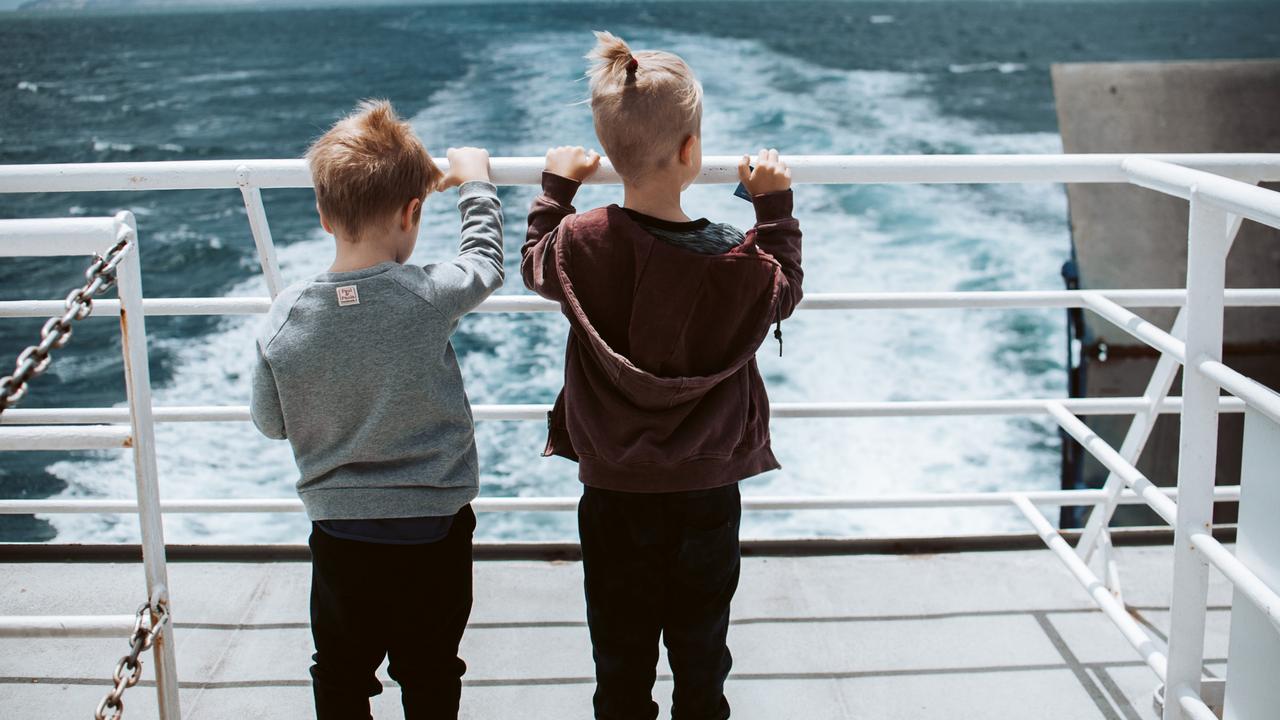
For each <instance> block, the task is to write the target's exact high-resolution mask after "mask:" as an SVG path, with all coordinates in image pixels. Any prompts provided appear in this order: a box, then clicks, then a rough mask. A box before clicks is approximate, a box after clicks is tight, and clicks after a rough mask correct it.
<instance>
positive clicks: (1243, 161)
mask: <svg viewBox="0 0 1280 720" xmlns="http://www.w3.org/2000/svg"><path fill="white" fill-rule="evenodd" d="M739 157H740V156H736V155H708V156H706V157H705V158H703V165H702V174H701V175H700V176H699V177H698V179H697V180H696V181H695V182H698V183H736V182H738V170H737V165H738V160H739ZM1135 158H1136V159H1144V160H1154V161H1160V162H1166V163H1176V164H1178V165H1182V166H1185V167H1188V168H1194V169H1197V170H1201V171H1205V172H1210V173H1217V174H1220V175H1228V176H1232V177H1241V178H1245V179H1249V180H1250V181H1252V182H1259V181H1280V153H1152V154H1101V153H1099V154H1072V155H1067V154H1043V155H786V156H784V159H785V160H786V161H787V164H788V165H789V166H790V167H791V171H792V177H793V178H794V180H795V182H797V183H810V184H812V183H818V184H836V183H838V184H868V183H1031V182H1050V183H1127V182H1129V181H1130V178H1129V176H1128V174H1127V173H1126V171H1125V169H1124V167H1123V164H1124V162H1125V161H1126V160H1130V159H1135ZM436 162H437V164H438V165H440V167H441V169H447V168H448V161H447V160H445V159H438V160H437V161H436ZM544 162H545V161H544V159H543V158H540V157H494V158H491V159H490V167H491V170H492V176H493V180H494V183H495V184H498V185H537V184H538V183H539V182H540V179H541V176H542V168H543V164H544ZM618 182H619V178H618V175H617V173H616V172H614V170H613V166H612V165H610V163H609V161H608V159H607V158H606V159H605V160H603V161H602V163H601V167H600V171H599V172H598V173H596V175H594V176H593V177H591V178H589V179H588V180H587V183H588V184H602V185H603V184H616V183H618ZM245 186H250V187H256V188H262V189H270V188H307V187H311V175H310V172H309V171H308V170H307V165H306V161H304V160H301V159H260V160H163V161H148V162H118V163H115V162H113V163H50V164H33V165H0V193H46V192H99V191H126V190H214V189H223V188H237V187H245Z"/></svg>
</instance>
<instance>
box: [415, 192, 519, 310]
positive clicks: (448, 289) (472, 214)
mask: <svg viewBox="0 0 1280 720" xmlns="http://www.w3.org/2000/svg"><path fill="white" fill-rule="evenodd" d="M458 212H459V213H461V214H462V239H461V241H460V243H459V246H458V256H457V257H455V258H454V259H453V260H450V261H448V262H442V263H435V264H432V265H427V266H425V267H424V268H423V270H425V271H426V274H427V281H428V282H429V283H430V284H431V286H432V287H433V288H434V289H435V292H433V293H432V301H431V302H432V304H433V305H434V306H435V307H436V309H437V310H439V311H440V312H441V314H443V315H445V316H447V317H448V318H449V319H450V320H457V319H458V318H460V317H462V316H463V315H466V314H467V313H469V312H471V311H472V310H474V309H475V308H476V306H477V305H479V304H480V303H481V302H482V301H483V300H484V299H485V298H487V297H489V296H490V295H492V294H493V293H494V291H496V290H498V288H501V287H502V279H503V267H502V204H501V203H500V202H499V201H498V191H497V188H495V187H494V186H493V184H492V183H488V182H483V181H472V182H468V183H463V185H462V187H460V188H459V189H458Z"/></svg>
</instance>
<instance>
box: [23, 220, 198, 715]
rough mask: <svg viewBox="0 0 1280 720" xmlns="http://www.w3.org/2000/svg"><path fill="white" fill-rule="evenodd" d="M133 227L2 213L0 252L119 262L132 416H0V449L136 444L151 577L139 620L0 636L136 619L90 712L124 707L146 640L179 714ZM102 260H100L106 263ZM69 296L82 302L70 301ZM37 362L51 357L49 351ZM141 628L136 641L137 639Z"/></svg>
mask: <svg viewBox="0 0 1280 720" xmlns="http://www.w3.org/2000/svg"><path fill="white" fill-rule="evenodd" d="M137 236H138V230H137V225H136V223H135V221H134V218H133V215H132V214H131V213H120V214H118V215H116V216H115V217H108V218H77V219H63V220H0V257H6V256H7V257H13V256H56V255H86V256H95V257H98V258H99V260H100V261H101V257H100V256H103V255H105V256H107V257H109V258H111V261H110V262H113V263H115V265H116V266H115V284H116V287H117V289H118V293H119V296H120V300H119V303H118V306H117V312H116V314H118V315H119V317H120V335H121V340H122V345H123V348H124V367H125V388H126V391H127V394H128V400H129V407H128V409H127V410H128V416H127V418H125V417H122V418H121V420H126V419H127V420H128V421H129V423H130V424H129V425H127V426H126V425H97V426H93V425H87V426H64V427H58V428H48V427H32V426H13V427H10V426H3V427H0V450H44V449H58V450H70V449H101V448H132V449H133V462H134V471H135V476H136V479H137V500H136V501H135V511H136V512H137V513H138V516H139V523H140V525H141V531H142V562H143V569H144V573H145V575H146V582H147V601H146V603H145V604H144V605H143V609H142V610H140V611H139V614H138V618H137V621H136V623H135V622H133V618H128V617H126V618H125V619H124V620H123V622H122V621H121V618H120V617H118V616H103V617H71V618H68V617H12V616H11V617H0V637H3V636H21V637H31V636H45V637H47V636H61V637H98V636H101V635H103V634H104V633H111V632H112V631H113V630H115V629H116V628H117V627H118V626H125V627H127V626H128V625H134V627H135V630H134V633H133V635H132V636H131V641H132V644H133V645H134V647H133V648H132V649H131V651H130V654H129V655H128V656H126V657H125V659H124V660H122V661H121V663H120V664H119V665H117V667H116V671H115V675H114V679H113V688H112V690H111V692H110V693H108V695H107V696H106V697H105V698H104V699H103V701H102V703H100V704H99V706H98V709H97V712H96V716H97V717H105V716H106V714H107V713H108V712H111V713H112V717H115V718H118V717H120V711H121V710H122V709H123V702H122V700H121V695H122V694H123V692H124V690H125V689H126V688H128V687H132V686H133V685H134V684H136V683H137V680H138V676H139V675H140V673H141V670H142V665H141V662H140V661H139V660H138V657H137V654H138V652H141V650H142V649H145V648H144V647H143V646H144V645H145V646H147V647H150V648H151V650H152V653H153V657H154V658H155V661H156V662H155V675H156V693H157V699H158V703H159V706H160V715H161V717H162V718H165V719H166V720H169V719H171V718H177V717H179V704H178V681H177V668H176V664H175V662H174V654H173V639H172V636H171V628H172V626H171V625H168V624H167V623H166V619H167V618H168V611H169V591H168V584H169V581H168V571H167V568H166V566H165V546H164V530H163V524H162V522H161V509H160V491H159V483H158V472H157V469H156V456H155V422H154V418H153V417H152V413H151V375H150V371H149V369H148V365H147V337H146V332H147V331H146V320H145V317H144V313H143V309H142V267H141V264H140V263H139V261H138V252H137V249H138V241H137ZM121 243H123V246H122V245H121ZM106 262H107V261H102V263H101V264H103V265H104V266H105V265H106ZM97 264H98V263H95V265H97ZM91 269H92V268H91ZM94 275H96V274H94ZM88 280H89V284H88V285H86V287H85V289H89V288H92V287H94V283H95V282H96V283H98V284H99V285H101V284H102V283H103V282H105V281H104V280H102V279H101V278H95V277H89V278H88ZM73 297H74V298H76V299H78V300H79V301H80V302H81V304H80V305H78V306H75V307H73ZM83 300H84V296H82V295H76V293H73V294H72V296H69V297H68V300H67V302H66V307H65V308H64V310H65V311H66V312H67V313H68V314H71V315H72V316H73V317H84V316H85V315H87V313H88V311H87V310H85V311H84V312H85V315H81V314H80V310H79V309H78V308H79V307H84V305H83ZM89 307H91V306H89ZM73 310H74V312H73ZM64 322H66V321H65V320H64ZM53 324H54V323H50V324H48V325H46V333H45V336H46V338H48V337H51V336H50V335H49V334H48V331H49V329H50V325H53ZM58 327H61V326H58ZM60 332H63V333H64V334H61V335H59V336H58V337H66V336H67V335H66V334H65V333H67V332H69V330H65V331H60ZM43 344H44V343H42V345H41V346H42V347H43ZM60 346H61V345H56V344H54V345H52V347H60ZM43 362H47V357H46V360H45V361H42V363H43ZM8 412H17V410H9V411H8ZM6 414H7V413H6ZM0 417H3V416H2V415H0ZM144 625H145V627H146V629H145V631H143V632H142V634H141V635H140V634H139V628H142V627H143V626H144ZM122 634H123V633H122ZM139 638H141V645H139V644H138V641H139ZM126 671H127V673H126Z"/></svg>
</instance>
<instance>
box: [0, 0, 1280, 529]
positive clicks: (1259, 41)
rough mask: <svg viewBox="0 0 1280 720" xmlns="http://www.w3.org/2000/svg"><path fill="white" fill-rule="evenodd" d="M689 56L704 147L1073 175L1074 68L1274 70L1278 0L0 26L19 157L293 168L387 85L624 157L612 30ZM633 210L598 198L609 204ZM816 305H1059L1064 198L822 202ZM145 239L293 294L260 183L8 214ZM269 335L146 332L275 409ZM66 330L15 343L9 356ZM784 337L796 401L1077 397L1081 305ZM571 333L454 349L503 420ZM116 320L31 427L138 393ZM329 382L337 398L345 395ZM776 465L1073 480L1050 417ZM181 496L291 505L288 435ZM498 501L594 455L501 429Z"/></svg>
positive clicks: (472, 327) (570, 488)
mask: <svg viewBox="0 0 1280 720" xmlns="http://www.w3.org/2000/svg"><path fill="white" fill-rule="evenodd" d="M597 28H599V29H610V30H612V31H614V32H615V33H618V34H620V35H622V36H623V37H624V38H626V39H628V40H629V41H630V42H631V43H632V45H633V47H637V48H663V49H668V50H672V51H674V52H677V53H679V54H681V55H682V56H684V57H685V58H686V59H687V60H688V61H689V62H690V64H691V65H692V66H693V67H694V69H695V70H696V71H697V72H698V73H699V75H700V77H701V79H702V81H703V84H704V86H705V89H706V109H705V120H704V128H703V144H704V147H705V149H706V152H707V153H708V154H736V153H740V152H743V151H750V150H754V149H756V148H759V147H760V146H774V147H777V148H779V149H780V150H782V151H783V153H784V154H785V153H797V154H820V153H851V154H861V153H1054V152H1060V151H1061V145H1060V141H1059V139H1058V136H1057V133H1056V121H1055V116H1054V109H1053V99H1052V92H1051V87H1050V83H1049V65H1050V63H1053V62H1065V61H1088V60H1148V59H1191V58H1218V57H1232V58H1248V57H1265V56H1268V55H1274V54H1275V51H1276V49H1277V48H1280V4H1276V3H1266V2H1253V3H1245V2H1227V1H1220V2H1212V3H1208V2H1205V3H1192V2H1174V3H1164V2H1114V3H1096V2H1085V3H1070V2H1064V3H1059V2H1001V1H989V2H965V1H963V0H953V1H950V2H835V3H826V2H788V3H767V4H756V3H746V2H721V3H715V2H708V3H645V2H630V3H623V4H614V3H594V4H570V3H550V4H544V3H535V2H530V3H516V4H500V5H479V4H459V5H430V6H417V7H403V6H402V7H385V8H337V9H334V8H328V9H325V10H323V11H319V10H313V11H307V10H254V9H237V10H234V11H231V10H226V11H203V12H192V11H184V12H155V11H153V12H143V13H140V12H137V11H134V12H132V13H116V14H95V15H83V14H80V15H76V14H72V15H60V16H55V15H39V16H31V15H21V14H0V163H36V162H40V163H43V162H109V161H124V160H177V159H207V158H240V157H293V156H298V155H300V154H301V152H302V151H303V149H304V148H305V146H306V144H307V142H308V141H309V140H310V139H311V138H312V137H314V136H315V135H317V134H318V133H319V132H321V131H322V129H323V128H324V127H325V126H327V124H328V123H330V122H331V121H332V120H333V119H334V118H336V117H337V116H339V115H340V114H342V113H344V112H345V111H347V110H348V109H349V108H350V107H351V106H352V105H353V104H354V103H355V102H356V101H357V100H358V99H360V98H364V97H387V98H390V99H391V100H392V101H394V102H395V104H396V106H397V107H398V108H399V110H400V111H401V113H402V114H404V115H405V116H406V117H410V118H412V121H413V124H414V126H415V127H416V128H417V130H418V132H419V133H420V134H421V136H422V137H423V139H424V140H425V142H426V143H427V146H428V147H429V148H430V149H431V150H432V151H433V152H434V153H436V154H443V150H444V149H445V148H446V147H448V146H449V145H459V144H473V145H482V146H485V147H488V148H489V149H490V151H491V152H492V153H493V154H495V155H541V154H542V153H543V152H544V151H545V148H546V147H547V146H548V145H550V144H565V143H573V144H583V145H587V146H592V145H594V144H595V141H594V137H593V134H592V129H591V121H590V115H589V111H588V110H587V108H586V107H585V106H584V105H582V104H581V102H580V101H581V100H582V99H583V98H584V97H585V94H586V86H585V83H583V82H582V81H581V75H582V72H583V68H584V64H583V60H582V55H583V54H584V53H585V52H586V51H587V50H588V49H589V48H590V45H591V42H592V38H591V35H590V32H589V31H590V30H591V29H597ZM731 191H732V188H731V187H728V186H700V187H694V188H692V189H691V190H690V191H689V192H688V194H687V203H686V207H687V209H688V211H689V212H690V214H695V215H705V216H708V217H711V218H714V219H717V220H722V221H729V222H733V223H736V224H738V225H739V226H742V227H746V226H748V225H749V224H750V223H751V211H750V207H749V206H748V205H747V204H746V203H743V202H742V201H740V200H738V199H736V198H734V197H732V195H731V194H730V193H731ZM533 192H534V190H533V189H532V188H503V189H502V190H501V197H502V200H503V203H504V205H505V207H506V212H507V243H506V250H507V255H508V259H507V268H508V273H509V279H508V283H507V287H506V288H504V289H503V291H502V292H504V293H523V292H524V290H523V288H522V287H520V283H519V274H518V261H519V259H518V249H519V245H520V242H521V239H522V237H523V229H524V214H525V211H526V208H527V205H528V202H529V200H530V199H531V197H532V195H533ZM265 197H266V204H267V209H268V213H269V215H270V218H271V223H272V230H273V234H274V236H275V239H276V241H277V243H278V244H279V256H280V263H281V268H282V271H283V273H284V274H285V276H286V278H287V279H289V280H295V279H299V278H304V277H306V276H307V275H309V274H311V273H315V272H318V271H321V270H323V269H324V268H325V267H326V266H327V264H328V261H329V260H330V258H331V255H330V252H331V251H330V242H331V241H330V240H329V239H328V237H327V236H325V235H324V234H323V233H322V232H321V230H320V228H319V227H318V225H317V223H316V220H315V218H314V212H313V209H312V197H311V195H310V193H309V191H268V192H266V193H265ZM619 198H620V191H619V189H618V188H608V187H599V188H587V189H585V190H584V191H583V192H582V193H581V195H580V196H579V200H578V206H579V207H591V206H595V205H597V204H602V203H607V202H612V201H615V200H618V199H619ZM796 204H797V216H798V217H799V218H800V220H801V225H802V227H803V229H804V232H805V264H806V272H807V275H806V290H807V291H809V292H837V291H862V290H1018V289H1055V288H1059V287H1061V278H1060V277H1059V268H1060V266H1061V264H1062V262H1063V261H1064V260H1065V259H1066V258H1067V256H1068V253H1069V244H1070V236H1069V230H1068V226H1067V216H1066V201H1065V196H1064V192H1063V189H1062V187H1060V186H1052V185H1029V186H941V185H939V186H898V187H890V186H807V187H806V186H801V187H798V188H797V190H796ZM427 208H428V212H427V214H426V221H425V223H424V229H423V238H422V241H421V242H420V243H419V249H418V252H417V254H416V256H415V258H414V259H415V260H416V261H420V262H428V261H431V260H432V259H436V258H441V257H444V256H446V254H448V253H449V252H451V251H452V249H453V248H454V247H455V245H454V244H455V242H456V233H457V227H458V220H457V215H456V211H455V210H454V207H453V201H452V198H450V197H447V196H445V197H433V198H432V199H430V200H429V201H428V203H427ZM118 209H129V210H132V211H133V212H134V213H135V214H136V215H137V217H138V221H139V227H140V235H141V239H142V250H141V252H142V262H143V267H144V279H145V291H146V293H147V295H148V296H151V297H162V296H192V297H195V296H213V295H242V296H249V295H263V294H265V285H264V283H263V281H262V279H261V276H260V274H259V273H258V271H257V262H256V257H255V253H254V249H253V243H252V239H251V236H250V234H249V228H248V225H247V222H246V220H245V213H244V208H243V206H242V205H241V202H240V198H239V194H238V193H237V192H235V191H230V190H228V191H217V192H167V193H82V194H74V195H0V217H65V216H76V215H104V214H109V213H111V212H114V211H116V210H118ZM80 265H81V262H80V261H78V260H75V261H71V260H66V261H47V260H25V259H19V260H12V259H8V260H4V261H0V299H3V300H11V299H19V298H48V299H53V298H59V297H61V296H62V295H63V294H65V292H66V290H67V289H68V288H69V287H70V286H71V285H72V284H73V283H75V282H76V279H77V277H79V273H80V269H81V268H80ZM258 322H259V320H258V319H257V318H234V317H231V318H158V317H157V318H149V319H148V321H147V324H148V330H149V332H150V337H151V345H150V351H151V358H152V377H153V379H154V381H155V383H156V393H155V394H156V401H157V402H158V403H161V404H240V403H245V402H247V400H248V392H249V388H248V382H247V380H248V373H249V371H250V369H251V367H252V362H253V344H252V338H253V336H254V332H255V328H256V326H257V323H258ZM40 324H41V321H39V320H22V321H18V320H7V321H4V322H0V361H3V362H4V363H6V364H7V363H9V362H10V360H9V358H10V357H11V356H12V355H15V354H16V353H17V352H18V351H19V350H21V349H22V348H23V347H25V346H26V345H27V344H29V343H30V341H31V339H32V338H33V337H35V335H36V334H37V332H38V330H39V327H40ZM785 326H786V327H785V331H786V343H787V344H786V349H787V352H786V355H785V357H782V358H779V357H777V354H776V352H775V347H776V346H774V345H772V344H771V343H766V344H765V346H764V348H763V349H762V351H761V353H760V363H761V370H762V372H763V373H764V375H765V377H766V380H767V382H768V384H769V390H770V394H771V396H772V398H773V399H774V400H779V401H800V400H815V399H819V400H905V399H945V398H957V399H959V398H1005V397H1015V396H1029V395H1036V396H1062V395H1064V394H1065V369H1064V362H1063V359H1064V355H1065V322H1064V317H1063V314H1062V313H1061V312H1060V311H1047V310H1045V311H1041V310H1025V311H992V310H972V311H969V310H929V311H923V310H922V311H858V312H852V311H838V312H822V313H801V314H798V315H797V316H796V317H795V318H793V319H792V320H789V321H787V323H785ZM566 331H567V325H566V324H565V322H564V321H563V320H562V319H560V318H559V317H556V316H552V315H547V314H536V315H532V314H531V315H477V316H473V317H470V318H468V319H466V320H465V321H464V322H463V323H462V326H461V328H460V329H459V331H458V334H457V336H456V337H455V340H454V343H455V347H456V348H457V350H458V354H459V358H460V361H461V363H462V366H463V371H464V373H465V375H466V378H467V382H468V389H469V393H470V396H471V399H472V401H473V402H475V403H530V402H550V401H551V400H552V399H553V397H554V395H555V393H556V391H557V390H558V388H559V386H560V381H561V371H562V355H563V342H564V337H565V334H566ZM121 372H122V363H121V360H120V353H119V339H118V332H117V326H116V324H115V323H114V322H112V321H110V320H103V319H91V320H88V321H86V322H85V323H83V324H82V326H81V327H79V328H78V329H77V330H76V333H75V339H74V340H73V342H72V344H71V345H70V346H69V347H68V348H67V349H65V350H64V351H62V352H61V353H59V354H58V359H57V360H56V361H55V362H54V364H53V365H52V367H51V369H50V371H49V373H48V374H46V375H45V376H44V377H43V378H41V379H40V380H39V381H38V382H37V383H36V384H35V385H34V386H33V388H32V392H31V394H30V396H29V399H28V400H27V401H26V402H25V403H24V406H25V407H64V406H85V405H90V406H103V405H113V404H120V403H122V402H123V398H124V390H123V382H122V380H121ZM321 391H322V390H321ZM773 434H774V445H775V449H776V452H777V454H778V456H779V458H780V460H781V462H782V465H783V469H782V470H781V471H779V472H774V473H769V474H767V475H764V476H761V477H758V478H754V479H752V480H749V481H747V482H746V483H745V484H744V491H745V492H746V493H747V494H750V495H767V494H786V495H790V494H819V495H820V494H849V493H859V494H878V493H900V492H908V491H929V492H955V491H975V490H996V489H1021V488H1027V489H1030V488H1037V489H1039V488H1044V489H1048V488H1056V487H1057V486H1058V480H1059V476H1058V473H1059V466H1058V463H1059V439H1058V436H1057V433H1056V431H1055V430H1054V428H1053V427H1052V426H1051V424H1050V423H1048V422H1045V421H1042V420H1039V419H1034V418H1031V419H1028V418H1000V417H988V418H938V419H919V418H916V419H873V420H775V421H774V424H773ZM158 436H159V447H160V456H159V461H160V472H161V475H162V493H163V496H164V497H166V498H194V497H219V498H223V497H240V498H259V497H290V496H292V494H293V482H294V481H295V479H296V473H295V470H294V467H293V464H292V458H291V456H290V453H289V449H288V445H287V444H286V443H278V442H272V441H268V440H265V439H263V438H261V437H259V436H258V435H257V434H256V432H255V431H254V430H253V428H252V427H251V426H250V425H247V424H236V423H212V424H168V425H161V426H160V427H159V430H158ZM477 436H478V442H479V447H480V459H481V466H482V472H483V476H482V484H483V490H482V492H483V494H485V495H491V496H497V495H508V496H510V495H517V496H548V495H572V494H576V493H577V492H578V486H577V481H576V476H575V469H574V466H573V465H572V464H571V463H569V462H567V461H564V460H560V459H544V458H541V457H539V451H540V450H541V448H542V444H543V440H544V426H543V424H542V423H537V422H524V423H520V422H482V423H480V424H479V425H478V427H477ZM132 487H133V480H132V470H131V463H130V461H129V458H128V457H127V456H126V455H125V454H123V453H117V452H81V453H35V452H32V453H8V454H5V455H3V456H0V497H6V498H34V497H48V496H56V497H111V498H117V497H129V496H131V494H132ZM573 522H574V521H573V517H572V516H571V515H569V514H532V513H520V514H494V515H486V516H484V517H483V518H482V522H481V525H480V529H479V535H480V536H481V537H485V538H517V539H564V538H570V537H573V535H574V525H573ZM745 525H746V527H745V529H744V535H747V536H754V537H770V536H774V537H776V536H797V535H806V536H812V535H819V536H846V535H857V536H867V535H903V534H930V533H968V532H989V531H1001V530H1008V529H1013V528H1015V527H1018V524H1017V523H1016V521H1015V518H1014V517H1013V516H1012V515H1010V514H1008V513H1005V512H1002V511H983V510H964V511H956V510H948V511H925V510H904V511H867V512H792V513H754V514H750V515H748V517H747V519H746V522H745ZM306 530H307V526H306V522H305V519H304V518H303V517H302V516H300V515H200V516H197V515H179V516H170V517H168V518H167V519H166V532H167V536H168V539H169V540H170V541H173V542H219V543H235V542H298V541H301V540H302V539H303V538H304V537H305V532H306ZM136 536H137V527H136V522H135V521H134V520H133V519H132V518H128V517H123V518H122V517H117V516H54V517H47V518H46V517H40V518H32V517H6V516H0V540H56V541H59V542H71V541H91V542H106V541H123V540H132V539H136Z"/></svg>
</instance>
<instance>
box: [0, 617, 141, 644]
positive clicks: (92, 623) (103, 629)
mask: <svg viewBox="0 0 1280 720" xmlns="http://www.w3.org/2000/svg"><path fill="white" fill-rule="evenodd" d="M136 620H137V617H136V616H134V615H8V616H4V615H0V638H28V637H77V638H90V637H112V638H127V637H128V636H129V633H130V632H131V631H132V630H133V624H134V622H135V621H136Z"/></svg>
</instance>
